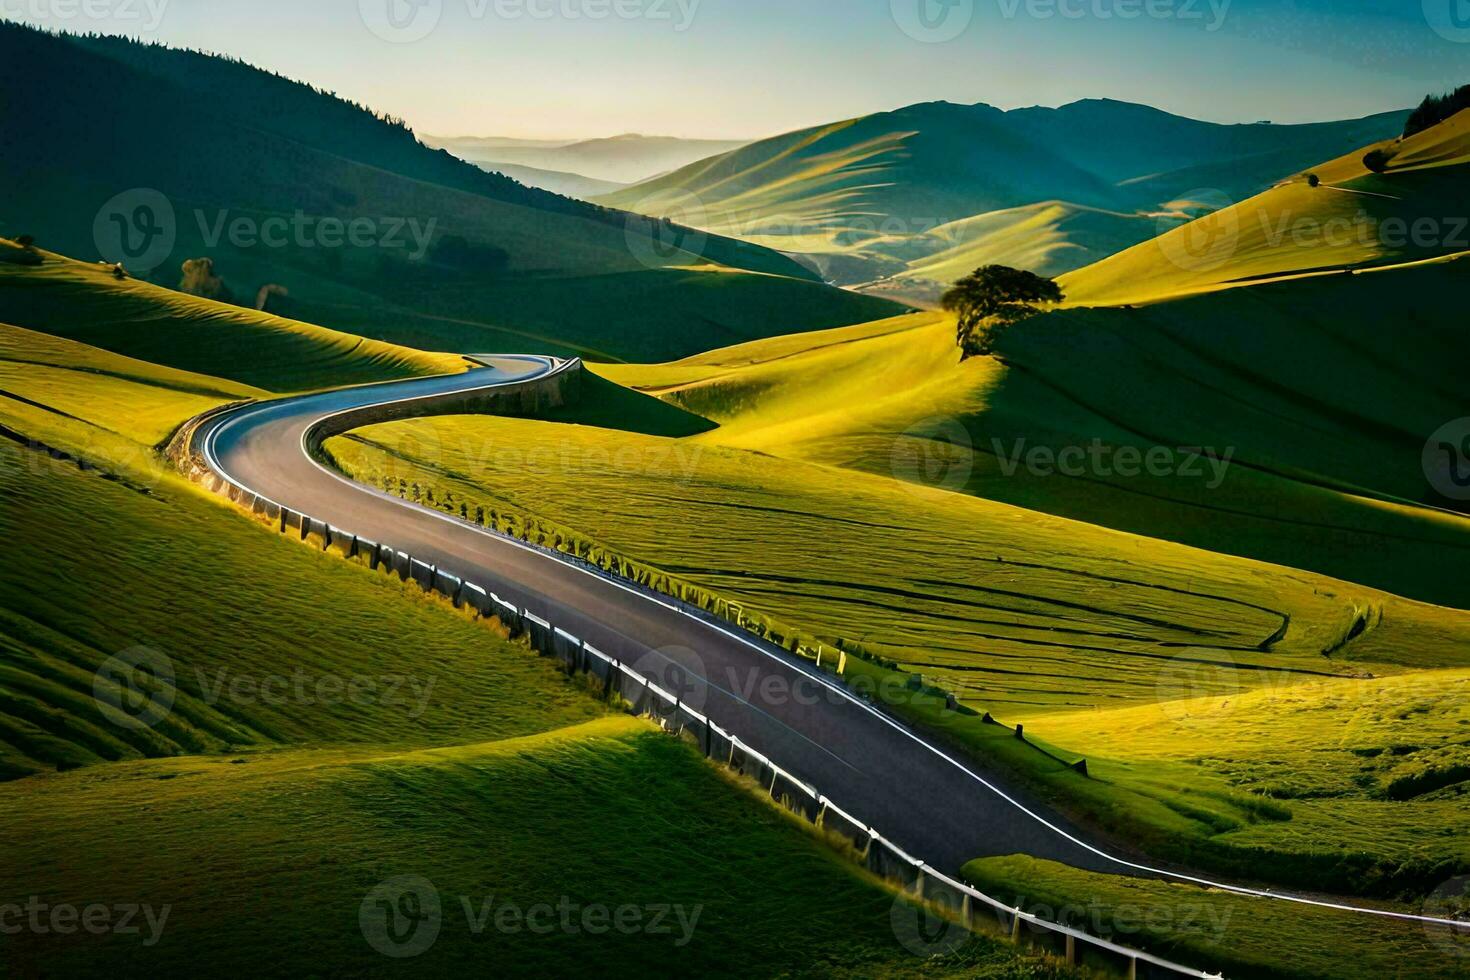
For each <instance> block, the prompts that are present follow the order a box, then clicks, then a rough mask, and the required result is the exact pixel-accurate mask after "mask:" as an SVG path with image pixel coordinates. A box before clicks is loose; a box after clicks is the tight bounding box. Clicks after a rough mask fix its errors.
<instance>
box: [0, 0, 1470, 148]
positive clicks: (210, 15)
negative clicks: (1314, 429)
mask: <svg viewBox="0 0 1470 980" xmlns="http://www.w3.org/2000/svg"><path fill="white" fill-rule="evenodd" d="M86 3H96V4H99V5H100V6H99V8H98V9H100V10H102V11H103V13H104V16H103V17H101V18H97V19H91V18H88V17H87V16H86V15H85V13H82V12H80V11H77V12H72V13H70V15H68V7H67V4H71V5H73V6H74V7H75V6H82V7H84V6H85V5H86ZM389 5H392V6H393V7H394V10H395V11H396V13H397V14H398V15H399V20H398V21H396V22H394V21H390V20H388V19H387V16H386V15H387V10H388V7H389ZM419 5H425V6H423V9H419ZM150 10H151V11H153V12H156V13H157V14H158V15H159V16H158V17H157V26H156V28H153V29H150V28H151V27H152V25H151V23H150V19H151V18H152V17H153V14H152V13H150ZM364 10H365V11H366V13H364ZM921 10H922V11H925V12H927V14H928V20H927V21H922V20H921V19H920V18H919V17H918V14H919V12H920V11H921ZM1150 10H1152V11H1153V12H1154V13H1155V14H1156V15H1157V16H1150V15H1149V11H1150ZM565 11H571V12H572V13H575V14H578V15H579V16H577V17H569V16H567V15H566V13H565ZM618 11H621V12H622V14H623V15H625V16H619V13H618ZM0 13H3V15H4V16H7V17H10V18H12V19H17V20H24V21H28V22H30V23H36V24H43V25H46V26H50V27H60V28H64V29H69V30H95V31H101V32H104V33H127V34H132V35H135V36H140V37H146V38H149V39H152V40H159V41H163V42H165V43H168V44H173V45H181V46H188V47H198V48H204V49H207V50H211V51H218V52H225V53H229V54H233V55H237V56H239V57H242V58H244V59H245V60H247V61H250V62H252V63H254V64H257V65H260V66H262V67H266V68H270V69H273V70H276V71H280V72H282V73H283V74H286V75H289V76H291V77H293V78H299V79H302V80H305V81H309V82H312V83H314V84H316V85H319V86H322V87H324V88H328V89H332V90H334V91H336V92H338V93H340V94H342V95H344V96H347V97H349V98H352V99H355V100H357V101H360V102H364V103H366V104H368V105H371V106H373V107H374V108H377V109H381V110H384V111H387V112H391V113H393V114H395V115H399V116H402V117H404V118H405V119H407V120H408V121H409V123H410V124H411V125H413V126H414V127H415V128H416V129H418V130H419V131H420V132H425V133H437V134H474V135H505V136H524V137H539V138H562V137H591V136H607V135H613V134H616V133H624V132H644V133H668V134H673V135H680V136H703V137H756V136H764V135H770V134H773V133H776V132H782V131H786V130H790V129H795V128H798V127H801V126H806V125H812V124H815V123H819V122H826V121H831V120H834V119H840V118H845V117H848V116H855V115H862V114H865V113H869V112H874V111H878V110H883V109H892V108H897V107H899V106H903V105H908V104H910V103H914V102H922V101H929V100H935V99H947V100H950V101H953V102H989V103H991V104H993V105H997V106H1000V107H1002V108H1012V107H1015V106H1022V105H1038V104H1039V105H1059V104H1062V103H1065V102H1070V101H1072V100H1075V99H1079V98H1088V97H1109V98H1116V99H1125V100H1128V101H1134V102H1145V103H1149V104H1152V105H1156V106H1159V107H1160V108H1163V109H1167V110H1170V111H1173V112H1178V113H1181V114H1184V115H1190V116H1195V117H1197V118H1203V119H1211V120H1217V121H1224V122H1238V121H1252V120H1256V119H1261V118H1269V119H1274V120H1276V121H1278V122H1299V121H1306V120H1319V119H1330V118H1342V117H1347V116H1357V115H1363V114H1366V113H1369V112H1375V111H1378V110H1382V109H1390V108H1402V107H1406V106H1409V105H1411V104H1413V103H1416V102H1417V101H1418V100H1419V98H1420V97H1422V96H1423V95H1424V93H1425V92H1427V91H1430V90H1440V89H1443V88H1446V87H1449V86H1451V85H1454V84H1459V83H1464V82H1470V0H1356V2H1355V0H0ZM599 13H601V14H603V16H602V17H601V18H598V17H597V15H598V14H599ZM630 14H631V15H633V16H626V15H630ZM1130 14H1132V15H1133V16H1129V15H1130ZM415 17H417V18H419V19H415ZM395 23H396V24H397V25H398V28H395V26H394V24H395ZM925 23H927V24H928V25H929V28H926V27H925V26H924V24H925ZM370 24H371V25H376V26H377V27H378V32H377V33H375V32H374V31H373V30H372V29H371V28H370V26H369V25H370ZM431 25H432V29H431V30H429V29H428V28H429V27H430V26H431ZM905 25H906V26H907V27H908V28H909V31H908V32H906V31H905V29H904V26H905ZM1436 27H1437V28H1438V30H1436V29H1435V28H1436ZM400 28H401V29H400ZM960 28H963V30H961V29H960ZM425 31H427V33H426V35H425V36H423V37H422V38H419V39H416V40H404V38H405V37H407V38H412V37H413V36H414V35H416V34H419V33H423V32H425ZM948 34H955V35H956V36H954V37H953V38H952V39H950V40H945V41H937V40H934V39H936V38H940V37H945V36H947V35H948ZM383 35H386V36H390V37H397V38H399V40H397V41H389V40H384V39H383ZM912 35H919V37H920V38H928V39H930V40H921V39H916V37H915V36H912Z"/></svg>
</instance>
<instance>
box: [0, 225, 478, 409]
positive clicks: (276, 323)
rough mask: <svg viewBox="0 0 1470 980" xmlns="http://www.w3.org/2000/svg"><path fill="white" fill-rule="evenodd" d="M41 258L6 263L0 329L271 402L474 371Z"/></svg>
mask: <svg viewBox="0 0 1470 980" xmlns="http://www.w3.org/2000/svg"><path fill="white" fill-rule="evenodd" d="M3 242H4V239H0V243H3ZM34 254H36V255H38V256H40V257H41V258H42V259H43V261H42V263H41V264H39V265H21V264H17V263H13V262H0V323H10V324H14V325H16V326H21V327H29V328H31V329H33V330H36V331H40V332H42V333H47V334H53V335H55V336H57V337H65V338H69V339H71V340H76V341H80V342H82V343H85V344H89V345H91V346H93V347H98V348H102V349H104V350H109V351H113V352H115V353H118V354H124V355H128V356H130V357H135V358H141V359H143V360H145V361H149V362H151V363H153V364H156V365H166V366H168V367H171V368H178V369H181V370H186V371H193V372H198V373H201V374H207V375H213V376H215V377H219V378H229V379H231V380H232V381H237V382H241V383H243V384H247V385H252V386H254V387H256V388H260V389H265V390H268V391H274V392H291V391H305V390H310V389H312V388H325V387H333V386H335V385H345V384H361V383H364V382H368V381H391V380H394V379H397V378H410V377H420V376H426V375H434V374H452V373H455V372H457V371H462V370H464V369H465V368H466V367H467V366H468V365H467V362H466V361H465V360H464V358H463V357H459V356H456V355H451V354H431V353H425V352H423V351H420V350H415V349H412V348H409V347H402V346H399V345H397V344H390V343H384V342H382V341H376V340H366V339H364V338H363V337H360V336H354V335H352V334H346V333H342V332H340V331H337V330H329V329H327V328H325V327H318V326H315V325H313V324H309V323H302V322H299V321H295V320H287V319H284V318H282V317H278V316H273V315H271V314H269V313H262V312H257V311H255V310H246V309H241V308H240V307H238V306H233V305H229V304H226V303H218V302H215V301H213V300H208V299H202V298H200V297H197V296H189V295H186V294H184V293H180V292H176V291H174V290H172V289H164V288H162V287H160V286H155V285H152V284H151V283H148V282H143V281H140V280H138V279H134V278H131V277H126V278H122V279H119V278H117V277H116V276H115V275H114V274H113V272H112V269H111V267H110V266H107V265H102V264H98V263H87V262H78V261H76V260H74V259H69V258H66V257H65V256H61V255H57V254H55V253H52V252H46V251H43V250H39V249H38V250H36V252H35V253H34Z"/></svg>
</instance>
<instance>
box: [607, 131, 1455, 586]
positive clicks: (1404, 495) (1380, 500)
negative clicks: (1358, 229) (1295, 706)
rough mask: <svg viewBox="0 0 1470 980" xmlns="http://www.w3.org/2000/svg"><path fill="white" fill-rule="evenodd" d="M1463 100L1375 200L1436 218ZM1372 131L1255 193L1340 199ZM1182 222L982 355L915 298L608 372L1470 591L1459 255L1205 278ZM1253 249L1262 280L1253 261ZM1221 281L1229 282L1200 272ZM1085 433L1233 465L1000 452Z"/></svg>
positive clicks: (1050, 495)
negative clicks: (1127, 462)
mask: <svg viewBox="0 0 1470 980" xmlns="http://www.w3.org/2000/svg"><path fill="white" fill-rule="evenodd" d="M1467 117H1470V113H1464V114H1461V116H1457V117H1455V118H1453V119H1450V120H1448V121H1447V122H1445V123H1442V124H1441V125H1439V126H1437V127H1435V128H1433V129H1430V130H1427V131H1425V132H1423V133H1420V134H1417V135H1416V136H1414V137H1411V138H1410V139H1407V140H1404V141H1402V142H1399V143H1391V144H1386V145H1385V146H1386V149H1387V150H1388V151H1390V152H1392V153H1393V154H1394V155H1393V156H1392V157H1391V158H1390V161H1389V166H1388V168H1387V173H1385V174H1383V175H1371V176H1370V177H1368V178H1361V179H1362V180H1365V181H1372V182H1373V186H1374V187H1377V188H1378V189H1379V190H1378V191H1377V192H1382V193H1391V194H1392V196H1393V200H1391V201H1389V200H1388V199H1386V198H1383V199H1373V200H1382V201H1385V202H1386V203H1387V204H1389V205H1391V206H1392V207H1393V208H1394V209H1395V212H1394V213H1395V214H1397V215H1399V216H1401V217H1402V219H1403V220H1404V222H1405V223H1406V224H1408V225H1410V226H1412V225H1413V224H1414V222H1416V221H1418V220H1419V219H1421V218H1427V219H1430V220H1431V222H1432V220H1433V217H1434V216H1435V215H1437V214H1443V213H1453V211H1454V210H1455V207H1456V203H1455V202H1457V201H1458V200H1459V197H1458V196H1456V195H1460V196H1463V185H1464V178H1463V176H1462V175H1461V170H1462V169H1463V166H1464V165H1463V164H1462V163H1461V162H1460V161H1461V158H1462V154H1463V129H1464V127H1465V125H1467V123H1466V118H1467ZM1371 148H1372V147H1363V148H1361V149H1359V150H1357V151H1354V152H1353V153H1351V154H1348V155H1347V156H1344V157H1342V158H1340V159H1339V160H1337V161H1334V162H1332V163H1329V164H1326V165H1323V166H1321V167H1318V168H1315V171H1314V172H1316V173H1318V174H1319V176H1320V177H1321V180H1322V186H1320V187H1316V188H1312V187H1309V186H1308V185H1307V184H1306V183H1301V184H1299V185H1294V186H1293V187H1289V188H1282V189H1278V190H1275V191H1272V192H1269V193H1267V194H1265V195H1262V197H1261V198H1258V199H1256V203H1257V204H1259V205H1260V207H1262V208H1266V207H1275V205H1276V204H1277V203H1278V202H1279V201H1281V200H1283V199H1284V198H1283V195H1308V198H1307V199H1308V201H1309V203H1312V204H1317V203H1320V204H1321V205H1322V206H1324V207H1329V208H1330V207H1335V206H1336V203H1335V202H1337V201H1338V200H1340V199H1347V200H1352V199H1354V197H1355V196H1354V195H1348V194H1345V193H1338V192H1336V191H1334V190H1333V189H1332V187H1331V186H1330V184H1329V182H1330V181H1331V180H1332V179H1334V178H1335V177H1336V176H1337V175H1338V174H1340V173H1342V172H1343V171H1345V170H1346V171H1348V172H1351V169H1352V168H1353V167H1356V168H1357V169H1358V171H1359V172H1366V171H1365V170H1364V168H1363V167H1362V163H1361V161H1362V158H1363V157H1364V156H1365V154H1366V153H1367V152H1368V150H1369V149H1371ZM1441 192H1442V193H1441ZM1289 199H1290V200H1299V199H1300V198H1299V197H1290V198H1289ZM1364 199H1365V200H1366V198H1364ZM1247 206H1251V207H1254V206H1255V205H1254V204H1250V202H1248V205H1241V208H1246V207H1247ZM1354 206H1357V205H1356V204H1355V205H1354ZM1278 210H1279V209H1278ZM1282 213H1289V212H1282ZM1316 213H1317V215H1318V217H1319V218H1321V217H1325V215H1322V214H1321V212H1316ZM1214 220H1215V219H1213V218H1205V219H1202V220H1201V222H1197V223H1196V224H1200V223H1208V222H1212V221H1214ZM1272 220H1276V217H1275V215H1274V214H1273V215H1272ZM1247 224H1248V222H1247V221H1246V220H1245V219H1243V218H1242V219H1241V220H1240V221H1239V226H1240V227H1242V228H1245V227H1246V226H1247ZM1254 227H1259V225H1255V226H1254ZM1189 230H1190V227H1189V226H1186V227H1184V228H1180V229H1178V230H1176V231H1173V232H1169V233H1167V234H1166V235H1165V236H1163V237H1162V238H1160V239H1159V240H1158V241H1157V242H1152V243H1149V244H1147V245H1144V246H1140V247H1138V248H1136V249H1133V250H1131V251H1128V252H1125V253H1122V254H1120V255H1118V256H1115V257H1113V258H1111V259H1108V260H1105V261H1103V262H1101V263H1098V264H1097V265H1095V266H1091V267H1089V268H1087V269H1084V270H1081V271H1079V272H1076V273H1072V274H1071V275H1069V276H1066V277H1064V278H1063V280H1062V283H1063V285H1064V286H1065V287H1066V288H1067V291H1068V294H1069V302H1070V303H1071V305H1070V306H1068V307H1067V308H1064V309H1061V310H1059V311H1056V312H1054V313H1051V314H1049V315H1047V316H1043V317H1038V318H1036V319H1034V320H1031V321H1027V322H1026V323H1024V324H1022V325H1020V326H1018V327H1017V328H1016V329H1015V330H1013V331H1011V332H1010V333H1008V334H1007V335H1006V336H1005V337H1004V338H1003V339H1002V340H1001V342H1000V346H999V349H998V356H997V357H996V358H975V359H972V360H970V361H967V362H965V363H963V364H961V363H959V362H958V353H957V351H956V350H955V348H954V342H953V327H952V322H951V321H947V320H945V319H943V318H940V317H938V316H937V315H929V316H927V317H916V318H910V319H907V320H905V319H899V320H893V321H888V325H887V326H886V327H885V326H883V325H881V324H880V325H874V326H872V327H855V328H845V329H841V330H836V331H832V332H829V333H825V334H816V335H812V336H809V337H806V338H790V339H787V340H783V341H766V342H761V343H756V344H752V345H745V346H740V347H736V348H733V349H731V350H728V351H716V352H712V353H710V354H706V355H700V356H698V357H695V358H691V359H688V360H686V361H682V362H679V363H676V364H670V365H663V366H657V367H631V366H630V367H613V368H607V369H606V370H607V372H608V375H609V377H611V378H612V379H613V380H616V381H619V382H622V383H625V384H631V385H634V386H636V387H639V388H641V389H644V390H646V391H649V392H650V393H655V394H658V395H660V396H661V397H663V398H665V399H666V400H669V401H671V402H674V403H675V404H678V405H680V406H681V407H684V408H686V409H688V410H689V411H692V412H694V413H696V414H699V415H702V416H704V417H707V418H709V419H712V420H714V421H716V422H718V423H720V429H719V430H718V431H716V432H713V433H709V434H706V435H703V436H700V437H699V438H700V439H701V440H703V441H710V442H719V443H721V444H724V445H731V446H738V447H741V448H747V449H754V450H759V451H762V452H771V453H777V454H780V455H791V456H795V457H798V458H803V459H810V460H813V461H817V462H823V463H831V464H837V465H842V466H850V467H856V468H860V469H865V470H868V471H870V472H875V473H882V474H892V473H893V472H894V460H895V454H896V453H899V452H900V451H902V450H903V449H904V447H910V446H919V447H927V450H928V451H932V452H938V453H942V454H944V455H945V457H946V458H950V457H952V458H953V461H954V466H953V467H952V469H951V470H950V471H949V472H950V473H952V474H953V476H952V478H950V479H949V480H948V481H947V484H946V485H948V486H950V488H952V489H963V490H965V491H967V492H969V493H973V494H976V495H979V496H982V497H986V498H989V499H994V500H1003V501H1006V502H1009V503H1013V504H1017V505H1020V506H1023V507H1027V508H1032V509H1037V510H1043V511H1047V512H1050V513H1056V514H1061V515H1064V516H1068V517H1073V518H1076V519H1079V520H1084V521H1088V522H1092V523H1098V524H1103V525H1106V526H1110V527H1116V528H1120V529H1124V530H1129V531H1134V532H1137V533H1142V534H1147V535H1151V536H1154V537H1161V538H1166V539H1169V540H1175V541H1183V542H1186V543H1189V544H1193V545H1196V546H1198V547H1203V548H1207V549H1209V550H1213V551H1225V552H1229V553H1233V554H1240V555H1246V556H1249V557H1254V558H1259V559H1262V560H1266V561H1271V562H1276V563H1280V564H1286V565H1295V566H1298V567H1302V568H1311V569H1314V570H1316V571H1320V572H1323V573H1325V574H1330V575H1334V576H1337V577H1340V578H1345V579H1349V580H1353V581H1359V582H1365V583H1368V584H1372V585H1376V586H1378V587H1381V588H1384V589H1388V590H1389V591H1393V592H1397V593H1400V594H1403V595H1408V596H1412V597H1416V598H1420V599H1425V600H1428V601H1433V602H1442V603H1448V604H1451V605H1455V606H1461V607H1465V606H1470V591H1467V590H1466V589H1464V588H1463V587H1462V586H1461V585H1460V583H1459V582H1458V580H1456V579H1455V578H1454V577H1453V576H1445V575H1443V574H1441V572H1440V570H1441V569H1442V568H1444V567H1446V566H1447V565H1453V564H1455V563H1457V562H1458V561H1459V560H1460V556H1461V555H1463V553H1464V550H1465V548H1466V547H1467V546H1470V538H1467V536H1466V535H1467V530H1470V527H1467V524H1466V521H1465V519H1464V518H1463V517H1460V516H1457V515H1455V514H1452V513H1449V512H1448V511H1447V510H1444V509H1441V508H1449V509H1458V508H1460V507H1462V505H1460V504H1457V503H1455V502H1454V501H1449V500H1445V499H1444V498H1443V497H1441V496H1440V495H1439V494H1438V493H1437V492H1436V491H1435V489H1434V488H1433V487H1432V486H1431V485H1430V483H1429V481H1428V480H1427V479H1426V476H1425V472H1424V468H1423V460H1422V456H1423V451H1424V446H1425V442H1426V440H1428V439H1429V437H1430V436H1431V434H1432V433H1434V432H1435V431H1436V430H1437V429H1439V428H1440V427H1441V426H1442V425H1444V424H1445V423H1447V422H1450V421H1451V420H1454V419H1456V418H1460V417H1463V416H1464V415H1465V414H1466V410H1465V404H1464V400H1463V398H1462V397H1461V396H1460V394H1459V393H1458V390H1457V389H1456V388H1455V386H1454V385H1453V384H1451V383H1450V382H1449V380H1448V378H1447V377H1446V375H1445V365H1446V364H1453V363H1458V362H1459V361H1460V360H1462V359H1463V358H1464V357H1465V356H1466V355H1467V353H1470V351H1467V350H1466V344H1465V340H1464V337H1463V336H1462V335H1461V334H1460V333H1459V332H1457V331H1455V330H1454V329H1452V327H1451V324H1453V323H1454V322H1455V319H1454V318H1455V317H1456V316H1457V313H1456V311H1457V309H1458V303H1459V297H1460V295H1461V294H1462V293H1463V291H1464V288H1465V281H1466V272H1465V268H1466V260H1465V259H1464V258H1462V257H1456V256H1454V255H1446V256H1444V257H1442V258H1439V259H1432V260H1423V251H1422V250H1417V249H1410V250H1407V251H1404V250H1400V251H1398V252H1396V253H1395V252H1392V251H1388V250H1383V249H1378V248H1377V247H1376V246H1374V247H1373V248H1370V249H1367V250H1365V251H1361V252H1360V251H1352V252H1350V253H1344V252H1343V251H1341V250H1338V249H1334V248H1332V247H1323V248H1320V249H1314V248H1312V247H1311V243H1310V241H1307V242H1304V243H1303V244H1301V245H1296V244H1281V243H1277V244H1275V245H1273V242H1272V240H1271V239H1269V238H1266V237H1259V238H1256V239H1253V240H1250V241H1247V240H1246V238H1245V236H1244V235H1242V236H1240V239H1239V242H1240V244H1241V247H1240V248H1238V249H1235V250H1230V249H1224V248H1222V249H1221V250H1220V251H1219V252H1218V253H1217V254H1215V256H1214V258H1216V259H1218V260H1219V261H1220V263H1221V264H1220V265H1219V266H1218V267H1217V268H1214V269H1212V270H1211V271H1210V272H1209V273H1208V274H1204V273H1202V272H1200V271H1198V270H1191V269H1189V268H1188V267H1187V266H1186V265H1182V264H1179V263H1176V262H1173V261H1171V256H1176V257H1177V256H1178V255H1181V254H1185V253H1183V252H1181V251H1180V249H1181V246H1175V245H1171V244H1170V242H1171V240H1172V239H1176V238H1179V237H1181V236H1183V235H1184V234H1186V233H1187V232H1189ZM1206 237H1208V236H1206ZM1445 247H1447V248H1453V243H1447V244H1446V246H1445ZM1415 259H1418V260H1420V261H1408V262H1406V261H1405V260H1415ZM1395 260H1397V261H1398V262H1399V264H1398V265H1387V266H1384V267H1381V268H1374V269H1372V271H1369V270H1368V269H1367V268H1366V267H1367V266H1374V265H1377V266H1383V264H1384V263H1392V262H1394V261H1395ZM1344 261H1348V262H1354V261H1356V264H1357V266H1359V267H1358V268H1354V269H1351V270H1348V271H1342V270H1341V268H1340V266H1339V265H1337V263H1341V262H1344ZM1269 268H1275V269H1277V270H1281V271H1282V272H1283V276H1281V277H1278V278H1279V279H1280V281H1266V280H1265V279H1264V278H1261V277H1259V276H1257V277H1255V278H1252V275H1250V274H1251V273H1255V272H1257V271H1259V270H1262V269H1269ZM1307 268H1311V269H1317V270H1321V271H1319V272H1318V273H1317V274H1314V275H1301V274H1300V273H1301V272H1302V271H1303V270H1304V269H1307ZM1331 269H1337V270H1338V271H1331V272H1329V271H1327V270H1331ZM1227 281H1229V282H1235V283H1237V284H1238V288H1233V289H1221V288H1219V287H1220V285H1222V284H1223V283H1224V282H1227ZM1191 290H1193V291H1192V292H1191ZM1171 293H1172V294H1175V295H1174V296H1173V298H1170V299H1167V300H1160V299H1159V298H1158V297H1159V296H1160V295H1161V294H1163V295H1167V294H1171ZM1095 297H1101V298H1103V299H1120V300H1130V301H1131V300H1140V301H1142V305H1133V304H1132V303H1131V302H1129V303H1127V304H1125V305H1122V306H1092V305H1089V304H1091V303H1093V302H1095V301H1096V300H1095ZM1390 325H1391V326H1390ZM956 440H958V442H956ZM1095 440H1100V441H1101V445H1103V446H1107V447H1119V446H1125V445H1126V446H1131V447H1134V449H1133V450H1132V451H1138V452H1143V451H1147V450H1148V449H1150V448H1153V447H1164V448H1173V449H1178V448H1180V447H1210V448H1212V449H1213V450H1214V451H1215V452H1216V453H1217V454H1218V455H1219V456H1220V457H1222V458H1223V455H1224V454H1225V453H1227V452H1228V453H1229V454H1230V458H1231V464H1230V465H1229V466H1228V467H1226V468H1225V469H1224V471H1223V474H1222V475H1221V476H1220V477H1219V479H1218V481H1216V480H1215V479H1213V478H1211V477H1209V476H1208V474H1201V475H1200V476H1198V477H1196V478H1185V477H1180V476H1176V475H1173V473H1172V471H1171V472H1169V473H1160V474H1158V475H1155V476H1150V475H1148V474H1147V473H1145V472H1139V473H1138V474H1136V475H1132V476H1125V475H1120V474H1119V473H1117V472H1114V471H1113V470H1112V468H1111V467H1106V468H1099V467H1090V468H1085V471H1084V472H1082V473H1076V474H1073V475H1071V476H1068V475H1063V474H1061V473H1057V472H1055V469H1054V468H1052V469H1047V470H1044V471H1040V472H1033V471H1032V470H1031V468H1029V467H1027V466H1025V465H1017V462H1016V459H1015V453H1016V451H1017V447H1020V451H1021V452H1023V453H1024V452H1031V451H1034V450H1041V451H1043V452H1047V453H1052V454H1055V453H1058V452H1060V451H1062V450H1064V449H1066V448H1067V447H1083V448H1086V447H1090V446H1092V445H1093V444H1094V441H1095Z"/></svg>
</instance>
